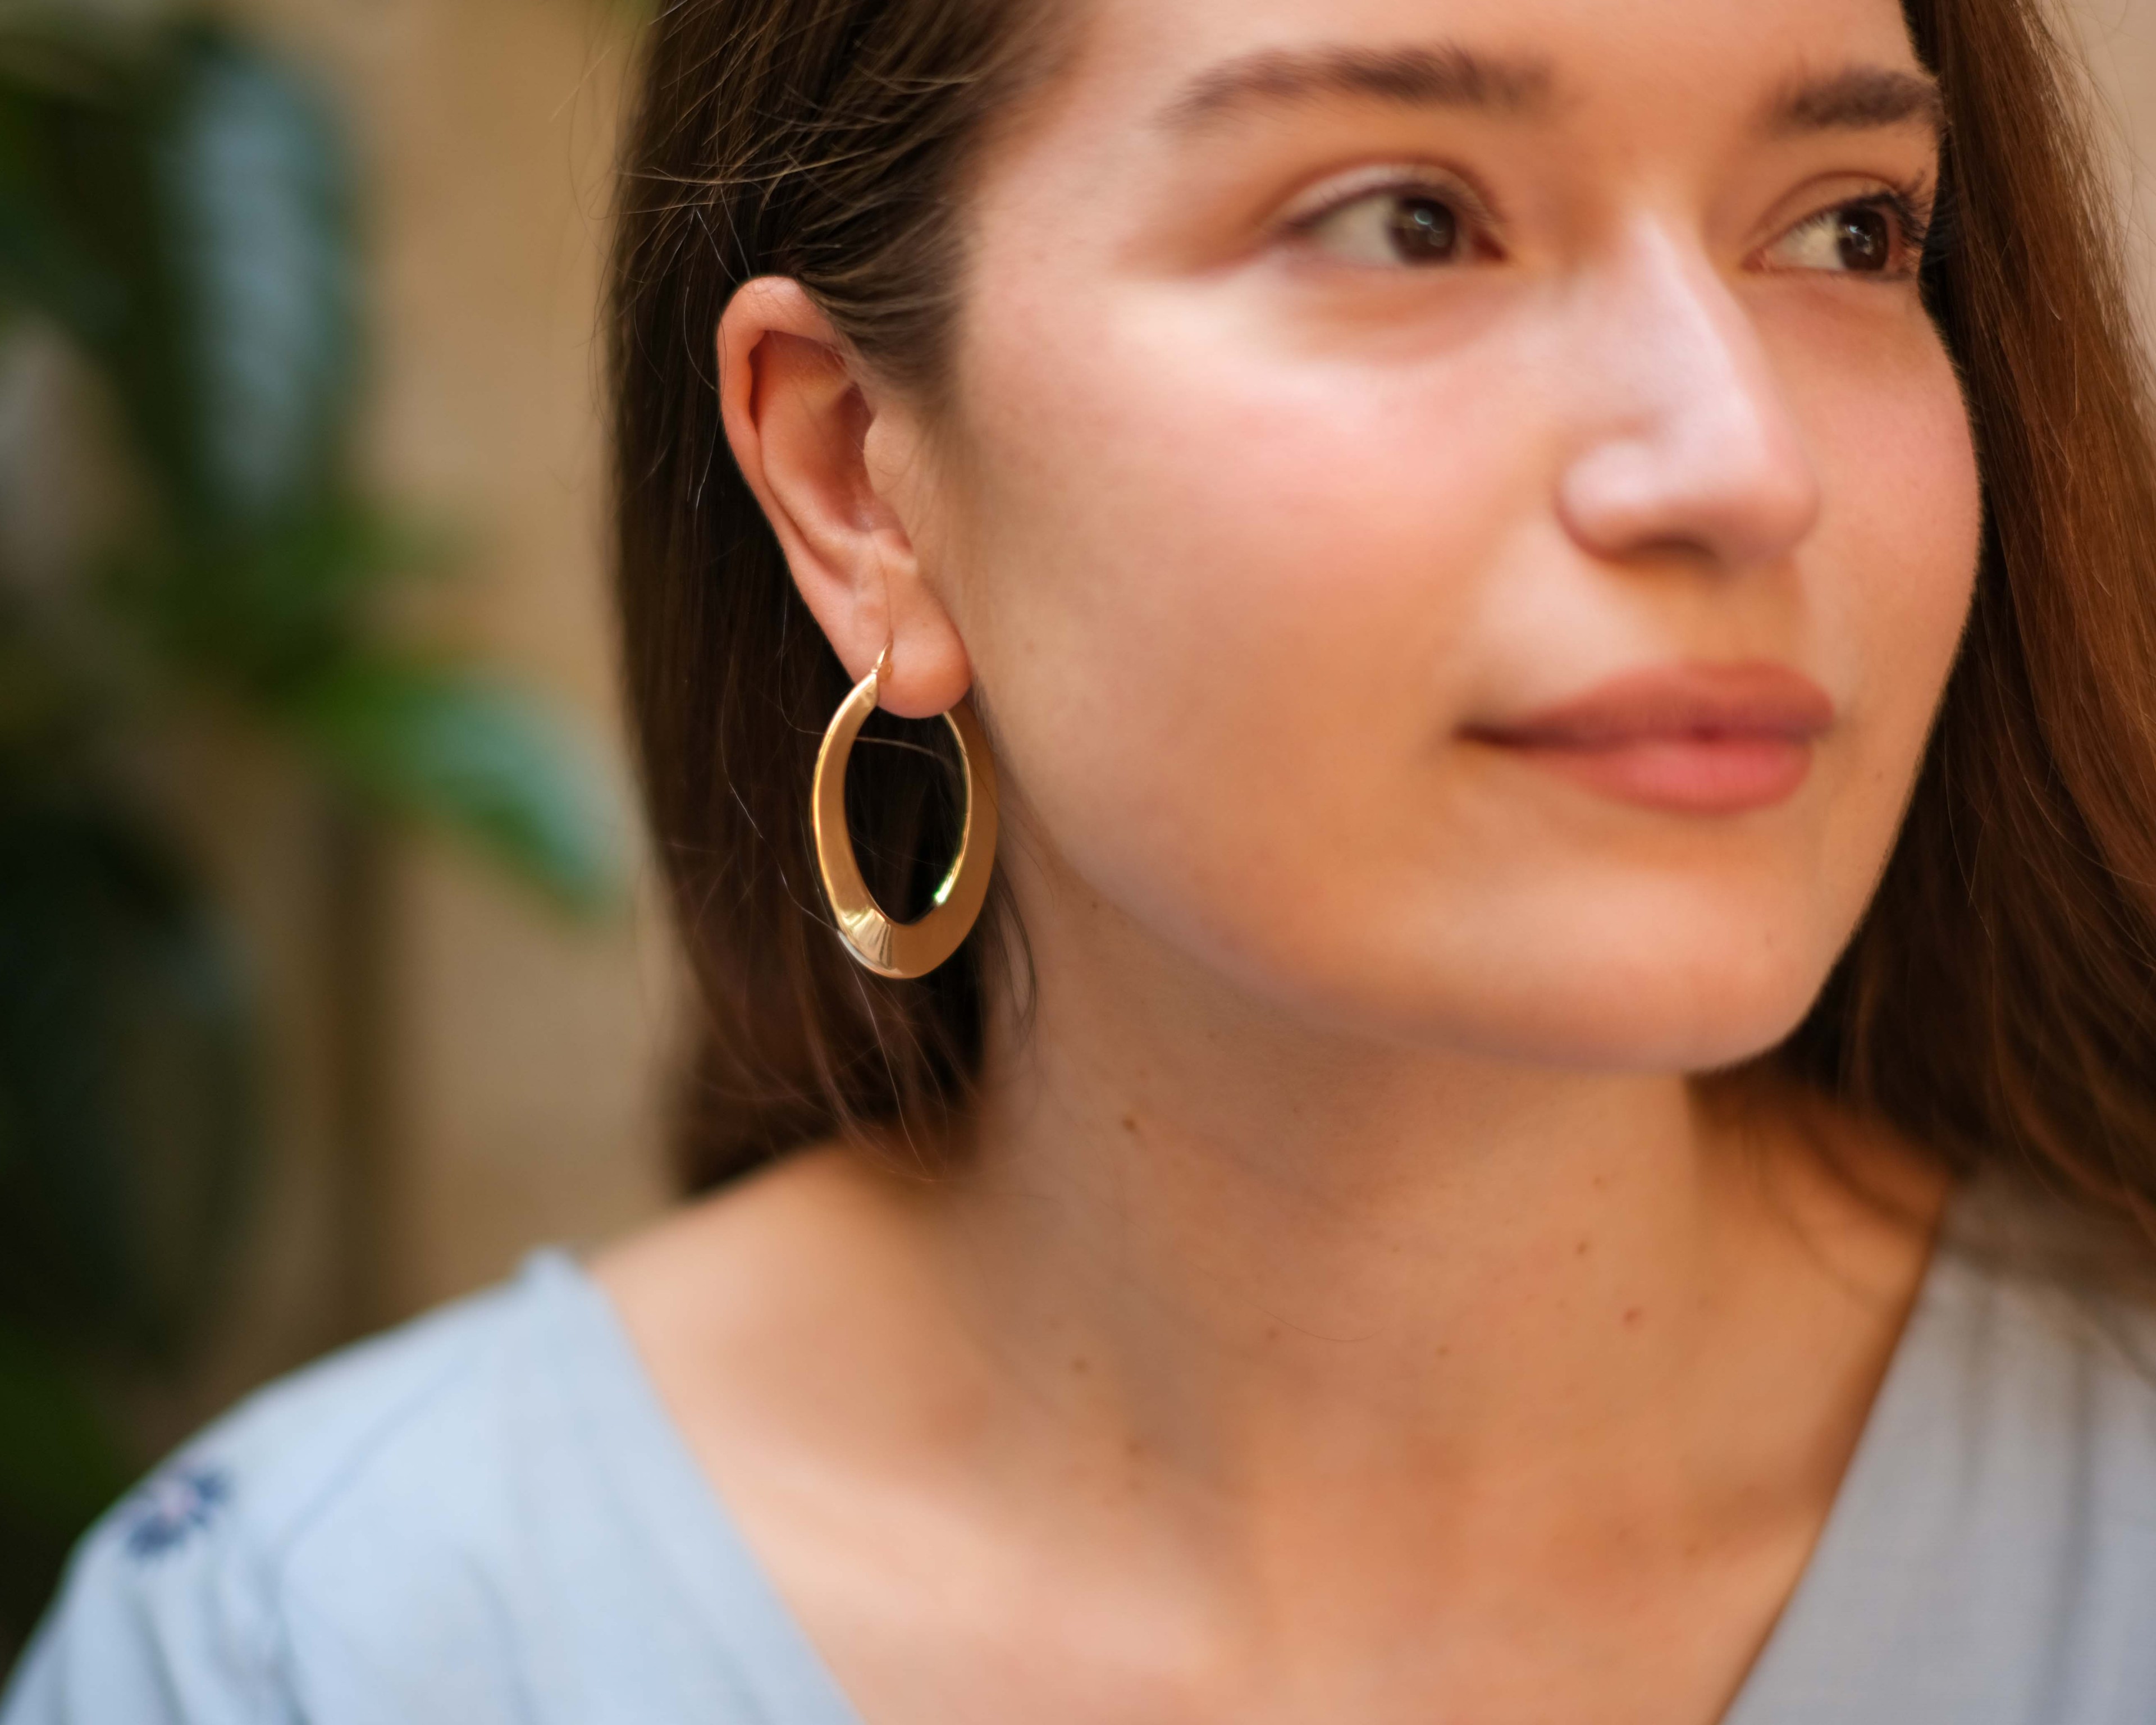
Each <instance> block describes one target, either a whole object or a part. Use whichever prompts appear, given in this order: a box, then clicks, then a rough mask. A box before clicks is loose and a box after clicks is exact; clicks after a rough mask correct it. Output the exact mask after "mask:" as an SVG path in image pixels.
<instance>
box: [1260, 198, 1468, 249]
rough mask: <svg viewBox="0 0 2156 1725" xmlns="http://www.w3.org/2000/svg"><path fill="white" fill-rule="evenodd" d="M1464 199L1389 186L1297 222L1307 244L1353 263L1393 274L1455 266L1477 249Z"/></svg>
mask: <svg viewBox="0 0 2156 1725" xmlns="http://www.w3.org/2000/svg"><path fill="white" fill-rule="evenodd" d="M1461 202H1462V200H1460V198H1456V197H1453V196H1450V195H1447V194H1445V193H1440V192H1438V191H1435V190H1434V189H1433V188H1431V187H1428V186H1388V187H1379V188H1378V189H1377V190H1375V191H1371V192H1365V193H1362V194H1361V195H1360V196H1358V197H1353V198H1347V200H1345V201H1344V202H1342V203H1336V204H1334V205H1332V207H1331V208H1328V209H1324V210H1321V211H1320V212H1319V213H1317V215H1315V216H1311V217H1307V218H1305V219H1303V220H1302V221H1301V222H1298V223H1296V231H1297V232H1299V233H1300V234H1302V236H1303V237H1304V239H1306V242H1307V243H1308V244H1311V245H1313V246H1315V247H1317V249H1320V250H1321V251H1323V252H1326V253H1327V254H1330V255H1332V257H1335V258H1337V259H1341V260H1342V262H1345V263H1349V264H1366V265H1373V266H1375V267H1377V268H1379V269H1394V268H1398V267H1399V266H1400V265H1402V264H1406V265H1409V267H1414V268H1427V267H1429V266H1430V265H1432V264H1457V263H1460V262H1461V261H1462V260H1463V259H1466V258H1467V257H1469V256H1471V254H1473V252H1474V249H1475V242H1474V237H1473V226H1474V224H1473V220H1472V218H1471V217H1470V216H1469V215H1468V214H1467V213H1466V211H1465V210H1463V209H1462V208H1461V207H1460V205H1461Z"/></svg>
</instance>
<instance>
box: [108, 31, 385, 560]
mask: <svg viewBox="0 0 2156 1725" xmlns="http://www.w3.org/2000/svg"><path fill="white" fill-rule="evenodd" d="M151 173H152V182H153V185H154V187H155V188H156V195H157V203H158V208H159V213H160V214H161V216H162V219H163V222H164V223H165V230H166V249H167V267H168V269H169V270H170V272H171V280H172V288H173V295H172V310H173V311H174V312H175V314H176V318H175V327H174V329H173V330H172V339H174V340H175V341H177V342H178V343H179V344H180V346H181V347H182V352H181V354H180V355H179V359H180V363H181V367H182V372H183V373H184V375H186V376H187V378H188V380H189V381H190V382H191V383H192V385H193V387H192V388H191V389H190V390H189V391H188V393H187V401H186V405H187V408H188V409H189V415H188V417H190V418H192V419H193V424H192V425H191V426H190V427H189V428H188V431H189V434H190V435H191V438H192V442H191V444H190V446H189V447H188V448H187V449H186V450H185V451H179V450H172V451H168V452H167V453H168V454H173V455H184V458H185V459H186V460H187V463H188V465H189V466H190V467H191V468H192V469H193V473H192V477H193V480H194V483H195V485H196V487H197V488H198V489H197V495H198V497H199V498H200V499H201V501H203V502H204V503H206V504H207V505H208V506H209V508H210V509H211V510H212V511H213V513H214V514H216V515H217V516H221V517H223V518H224V519H226V520H228V521H237V522H240V523H248V524H254V523H260V522H264V521H273V520H275V519H276V518H277V517H279V516H281V515H284V514H285V513H286V512H287V511H290V509H292V508H293V507H294V506H297V505H300V504H302V503H303V502H304V501H305V500H306V499H308V498H310V497H311V495H314V494H315V493H316V491H317V490H319V489H320V488H321V485H322V483H323V481H324V479H325V477H326V475H327V473H328V472H329V470H330V469H331V466H332V465H333V464H334V463H335V461H336V458H337V457H338V455H339V454H341V448H340V444H341V440H342V434H343V432H344V429H345V426H346V421H347V419H348V418H349V416H350V411H351V407H352V393H353V385H354V382H355V373H356V370H357V347H358V324H357V306H356V299H357V275H358V270H357V258H356V256H355V253H354V246H353V234H352V206H353V198H352V186H351V183H350V170H349V167H348V166H347V164H346V160H345V154H344V150H343V146H342V143H341V140H340V138H339V136H338V134H337V130H336V126H335V125H334V123H333V122H332V121H331V117H330V115H329V112H328V110H327V109H326V106H325V105H324V104H323V103H322V102H321V100H320V99H319V98H318V97H317V96H316V94H315V92H314V91H313V90H312V89H311V87H310V86H308V85H306V84H305V83H303V82H302V81H301V80H299V79H298V78H296V77H295V75H294V74H292V73H290V71H288V70H287V69H285V68H284V67H283V66H282V65H280V64H278V63H277V62H276V61H275V60H273V59H270V58H269V56H267V55H265V54H261V53H259V52H258V51H256V50H254V49H251V48H249V47H247V46H245V45H244V44H241V43H239V41H237V40H235V39H232V38H230V37H228V36H225V35H223V34H220V33H213V32H209V31H203V32H202V33H198V34H195V35H193V37H192V38H191V39H189V40H187V43H186V45H185V46H184V47H183V48H182V51H181V52H180V54H179V55H178V56H177V63H176V70H175V75H174V77H173V80H172V85H171V88H170V91H169V96H168V100H167V103H166V104H165V105H164V107H163V110H162V114H161V116H160V123H159V124H158V125H157V126H156V128H155V131H154V132H153V135H152V139H151Z"/></svg>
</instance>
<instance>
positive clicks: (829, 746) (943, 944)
mask: <svg viewBox="0 0 2156 1725" xmlns="http://www.w3.org/2000/svg"><path fill="white" fill-rule="evenodd" d="M890 663H891V649H890V648H888V647H885V649H883V653H882V655H881V656H880V657H879V658H878V659H877V660H876V662H875V670H871V671H870V673H869V674H868V675H866V676H865V677H863V678H862V679H861V680H860V682H858V683H856V684H855V685H854V692H853V693H852V694H850V695H849V696H847V697H846V698H845V700H844V701H843V702H841V703H840V704H839V711H837V712H836V713H834V714H833V715H832V716H831V722H830V725H829V727H828V728H826V729H825V731H824V746H823V747H821V748H820V749H819V750H817V752H816V777H815V781H814V787H813V789H812V793H811V797H810V809H811V811H812V818H813V819H814V823H815V828H816V865H817V867H818V868H819V870H822V872H823V875H824V896H825V897H826V898H828V899H829V901H830V902H831V912H832V914H833V915H834V916H836V917H837V918H838V922H839V933H840V935H842V936H843V937H844V939H845V942H846V950H847V951H848V952H850V953H852V954H853V956H854V957H855V959H856V960H857V961H858V962H859V963H860V964H862V965H863V966H865V968H868V969H870V970H872V971H874V972H875V973H876V974H877V975H878V976H887V977H896V978H901V980H902V979H905V978H912V977H922V976H926V975H927V974H928V973H929V972H930V971H932V970H933V969H935V968H936V967H937V965H939V964H941V963H942V962H943V961H944V960H945V959H947V958H948V957H950V956H951V955H952V953H953V952H957V950H958V943H959V942H961V941H962V940H964V939H965V938H966V937H967V936H968V934H970V933H972V932H973V924H974V922H976V921H977V920H978V918H979V916H980V914H981V906H983V905H984V904H986V903H987V902H988V876H989V875H990V873H991V872H992V871H993V870H994V868H995V865H996V762H995V757H994V756H993V753H991V752H990V751H989V748H988V737H987V735H986V733H985V732H983V731H982V729H981V721H979V720H978V718H976V717H975V716H973V702H972V701H970V700H967V699H964V698H961V699H960V701H959V702H958V704H957V706H954V707H952V709H951V710H950V711H948V712H947V713H945V714H944V715H943V722H944V723H945V724H947V725H948V726H950V727H951V734H952V736H953V737H957V739H958V758H959V761H960V762H961V764H962V766H963V767H964V768H965V773H966V819H965V824H964V825H963V826H962V828H961V829H960V830H959V834H958V854H957V856H955V857H953V858H952V860H951V868H950V871H949V872H948V873H947V874H946V875H944V876H943V884H942V886H938V887H937V889H936V896H935V898H934V900H933V901H932V902H931V904H930V906H929V908H928V911H927V915H926V916H922V917H921V918H920V919H919V920H918V921H916V922H893V921H891V918H890V917H889V916H885V914H884V911H883V907H882V906H880V905H879V904H878V903H877V902H876V901H875V896H874V895H873V894H872V893H870V891H869V888H868V882H867V881H865V880H863V879H862V878H861V869H860V863H859V862H857V861H856V860H855V857H854V840H853V835H852V834H850V832H849V831H848V830H847V829H846V762H847V761H848V760H849V759H850V757H851V756H852V754H853V752H854V739H855V737H859V736H860V732H861V726H862V725H863V724H865V722H866V721H867V719H868V716H869V715H870V713H871V712H873V711H875V705H876V690H877V686H878V685H879V684H880V682H881V680H882V679H883V675H884V672H885V670H887V669H888V668H889V665H890Z"/></svg>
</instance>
